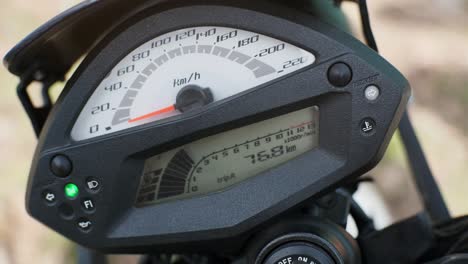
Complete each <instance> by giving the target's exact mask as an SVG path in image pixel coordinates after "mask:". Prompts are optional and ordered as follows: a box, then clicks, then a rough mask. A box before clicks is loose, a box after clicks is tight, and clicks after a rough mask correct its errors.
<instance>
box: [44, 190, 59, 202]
mask: <svg viewBox="0 0 468 264" xmlns="http://www.w3.org/2000/svg"><path fill="white" fill-rule="evenodd" d="M42 199H44V201H45V202H46V204H48V205H53V204H55V202H56V201H57V195H56V194H55V192H53V191H51V190H44V191H43V192H42Z"/></svg>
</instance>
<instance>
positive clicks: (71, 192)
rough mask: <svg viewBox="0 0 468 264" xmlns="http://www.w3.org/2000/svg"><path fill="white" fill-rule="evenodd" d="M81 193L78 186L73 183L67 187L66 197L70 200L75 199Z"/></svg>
mask: <svg viewBox="0 0 468 264" xmlns="http://www.w3.org/2000/svg"><path fill="white" fill-rule="evenodd" d="M79 193H80V190H79V189H78V186H76V185H75V184H73V183H69V184H67V185H65V196H67V197H68V198H70V199H74V198H76V197H77V196H78V194H79Z"/></svg>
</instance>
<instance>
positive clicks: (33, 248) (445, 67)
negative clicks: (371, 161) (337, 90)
mask: <svg viewBox="0 0 468 264" xmlns="http://www.w3.org/2000/svg"><path fill="white" fill-rule="evenodd" d="M78 2H79V1H77V0H47V1H46V0H35V1H33V0H0V56H2V57H3V56H4V55H5V53H6V52H7V51H8V49H10V48H11V47H12V46H13V45H14V44H16V43H17V42H18V41H19V40H21V39H22V38H23V37H24V36H26V35H27V34H28V33H29V32H31V31H32V30H34V29H35V28H36V27H38V26H39V25H41V24H42V23H44V22H46V21H47V20H48V19H50V18H52V17H53V16H54V15H56V14H57V13H59V12H61V11H63V10H65V9H66V8H68V7H70V6H72V5H74V4H76V3H78ZM368 2H369V6H370V14H371V20H372V24H373V27H374V33H375V35H376V38H377V42H378V44H379V46H380V51H381V53H382V55H383V56H384V57H385V58H386V59H387V60H389V61H390V62H391V63H392V64H394V65H395V66H396V67H397V68H399V69H400V70H401V71H402V72H403V73H404V75H405V76H406V77H407V78H408V79H409V80H410V82H411V84H412V87H413V95H414V96H413V99H412V102H411V104H410V106H409V109H410V114H411V116H412V118H413V121H414V123H415V127H416V129H417V132H418V135H419V137H420V139H421V141H422V143H423V147H424V149H425V151H426V153H427V156H428V158H429V161H430V163H431V165H432V169H433V170H434V174H435V175H436V176H437V181H438V182H439V184H440V186H441V188H442V192H443V194H444V196H445V198H446V200H447V202H448V204H449V207H450V210H451V212H452V213H453V214H454V215H462V214H468V172H467V171H468V117H467V115H468V1H466V0H412V1H407V0H374V1H368ZM344 9H345V11H346V13H347V14H348V16H349V19H350V22H351V23H352V25H353V29H354V32H357V33H359V32H360V26H359V17H358V13H357V9H356V7H355V6H354V5H353V4H348V3H346V4H345V5H344ZM358 35H359V34H358ZM17 82H18V80H17V79H16V78H15V77H14V76H12V75H10V74H9V73H8V72H7V71H6V70H5V69H4V68H1V69H0V86H1V87H0V98H1V102H0V264H3V263H28V264H29V263H50V264H53V263H72V261H71V258H72V257H73V255H74V253H73V246H72V245H71V244H70V243H69V242H67V241H66V240H65V239H63V238H61V237H60V236H59V235H57V234H55V233H54V232H53V231H51V230H48V229H47V228H45V227H44V226H42V225H41V224H39V223H37V222H35V221H34V220H32V219H31V218H30V217H29V216H28V215H27V214H26V212H25V209H24V195H25V188H26V182H27V176H28V171H29V166H30V162H31V158H32V155H33V151H34V148H35V144H36V139H35V137H34V134H33V131H32V128H31V126H30V124H29V121H28V118H27V117H26V114H25V113H24V112H23V110H22V108H21V106H20V103H19V101H18V99H17V98H16V93H15V86H16V84H17ZM60 89H61V85H57V86H56V87H54V93H55V95H57V94H58V93H59V92H60ZM370 174H371V175H372V176H373V177H374V178H375V180H376V182H377V187H378V190H380V191H381V192H382V193H384V197H385V202H386V203H387V205H388V207H389V208H390V211H391V214H392V218H393V219H394V220H397V219H401V218H404V217H407V216H410V215H412V214H414V213H415V212H417V211H418V210H420V209H421V206H420V203H419V200H418V197H417V195H416V193H415V191H414V187H413V184H412V182H411V179H410V177H409V173H408V169H407V165H406V163H405V156H404V153H403V151H402V148H401V146H400V140H399V137H398V135H396V136H395V137H394V140H393V142H392V144H391V146H390V148H389V150H388V152H387V154H386V157H385V159H384V161H383V162H382V163H381V164H380V165H379V166H378V167H377V168H376V169H375V170H374V171H372V172H371V173H370ZM128 261H129V259H128V258H126V259H121V258H120V260H117V259H116V258H114V262H119V263H127V262H128Z"/></svg>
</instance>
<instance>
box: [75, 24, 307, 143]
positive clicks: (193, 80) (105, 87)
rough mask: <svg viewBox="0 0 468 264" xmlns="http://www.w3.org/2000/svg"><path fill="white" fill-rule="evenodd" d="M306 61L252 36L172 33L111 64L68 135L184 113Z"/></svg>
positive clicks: (280, 44) (220, 31)
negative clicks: (112, 65)
mask: <svg viewBox="0 0 468 264" xmlns="http://www.w3.org/2000/svg"><path fill="white" fill-rule="evenodd" d="M314 62H315V56H314V55H313V54H312V53H310V52H307V51H305V50H303V49H301V48H298V47H296V46H294V45H291V44H289V43H285V42H284V41H281V40H278V39H274V38H271V37H268V36H265V35H261V34H258V33H255V32H249V31H245V30H240V29H233V28H226V27H194V28H186V29H181V30H177V31H173V32H170V33H167V34H164V35H161V36H159V37H156V38H154V39H152V40H150V41H148V42H146V43H144V44H143V45H141V46H139V47H138V48H136V49H135V50H133V51H130V52H129V53H128V55H126V56H125V57H124V58H123V59H122V60H121V61H120V62H119V63H117V65H115V67H114V68H113V69H112V70H111V71H110V72H109V73H108V74H107V76H106V77H105V78H104V80H102V81H101V82H100V84H99V85H98V86H97V87H96V90H95V91H94V93H93V94H92V95H91V97H90V98H89V100H88V101H87V103H86V104H85V106H84V107H83V109H82V111H81V113H80V114H79V116H78V119H77V121H76V123H75V124H74V126H73V128H72V131H71V136H72V138H73V139H74V140H77V141H79V140H85V139H89V138H93V137H97V136H101V135H106V134H109V133H113V132H116V131H120V130H124V129H128V128H131V127H135V126H139V125H142V124H146V123H149V122H154V121H157V120H161V119H165V118H168V117H172V116H176V115H180V114H182V113H187V114H189V113H190V112H191V111H192V110H194V109H197V108H201V107H209V106H210V104H212V103H213V102H216V101H220V100H224V99H226V98H229V97H230V96H233V95H236V94H239V93H241V92H243V91H246V90H249V89H252V88H254V87H256V86H258V85H261V84H264V83H266V82H269V81H272V80H274V79H276V78H279V77H281V76H284V75H286V74H289V73H292V72H294V71H297V70H299V69H301V68H304V67H306V66H308V65H311V64H313V63H314ZM285 89H287V87H285Z"/></svg>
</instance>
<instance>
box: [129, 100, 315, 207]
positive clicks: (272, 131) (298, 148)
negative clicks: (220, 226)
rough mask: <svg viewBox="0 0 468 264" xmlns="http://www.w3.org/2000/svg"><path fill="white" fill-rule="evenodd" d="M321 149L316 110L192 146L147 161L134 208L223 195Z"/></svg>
mask: <svg viewBox="0 0 468 264" xmlns="http://www.w3.org/2000/svg"><path fill="white" fill-rule="evenodd" d="M318 144H319V109H318V107H316V106H313V107H309V108H305V109H302V110H299V111H295V112H291V113H288V114H285V115H282V116H278V117H275V118H271V119H267V120H264V121H261V122H258V123H255V124H252V125H248V126H244V127H241V128H237V129H233V130H229V131H226V132H223V133H220V134H216V135H213V136H209V137H206V138H203V139H200V140H197V141H194V142H192V143H189V144H187V145H184V146H181V147H178V148H176V149H172V150H170V151H167V152H164V153H161V154H159V155H156V156H154V157H151V158H149V159H148V160H146V161H145V165H144V170H143V176H142V180H141V183H140V186H139V190H138V195H137V199H136V205H137V206H145V205H149V204H154V203H160V202H163V201H167V200H173V199H183V198H190V197H193V196H198V195H204V194H209V193H213V192H218V191H222V190H224V189H226V188H229V187H231V186H233V185H235V184H236V183H239V182H242V181H245V180H246V179H248V178H250V177H253V176H255V175H258V174H259V173H261V172H263V171H266V170H268V169H271V168H274V167H276V166H279V165H281V164H283V163H285V162H287V161H289V160H291V159H293V158H295V157H297V156H299V155H301V154H303V153H305V152H307V151H309V150H311V149H314V148H316V147H317V146H318Z"/></svg>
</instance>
